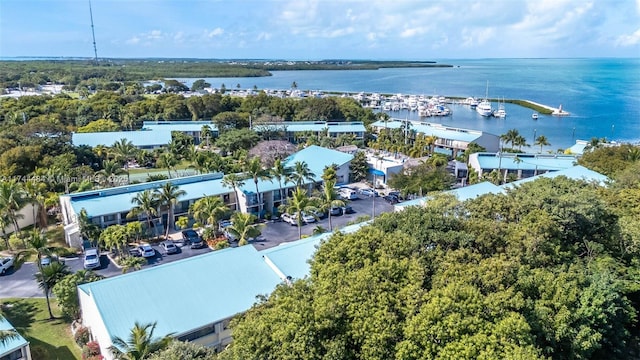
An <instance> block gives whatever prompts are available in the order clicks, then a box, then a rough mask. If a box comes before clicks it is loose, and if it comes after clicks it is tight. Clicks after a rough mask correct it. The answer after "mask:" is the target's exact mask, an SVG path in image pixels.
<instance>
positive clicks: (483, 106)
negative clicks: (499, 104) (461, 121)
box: [476, 81, 493, 116]
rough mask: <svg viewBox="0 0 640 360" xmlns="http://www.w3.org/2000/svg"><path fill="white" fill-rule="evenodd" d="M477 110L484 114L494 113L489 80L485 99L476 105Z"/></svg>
mask: <svg viewBox="0 0 640 360" xmlns="http://www.w3.org/2000/svg"><path fill="white" fill-rule="evenodd" d="M476 111H477V112H478V114H480V115H482V116H491V115H493V110H492V109H491V102H490V101H489V82H488V81H487V91H486V93H485V95H484V99H483V100H482V101H481V102H480V103H479V104H478V106H476Z"/></svg>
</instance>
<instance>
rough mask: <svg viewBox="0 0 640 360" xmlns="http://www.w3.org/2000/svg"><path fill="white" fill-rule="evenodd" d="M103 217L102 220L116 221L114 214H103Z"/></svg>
mask: <svg viewBox="0 0 640 360" xmlns="http://www.w3.org/2000/svg"><path fill="white" fill-rule="evenodd" d="M103 218H104V222H112V221H116V216H115V215H113V214H112V215H105V216H103Z"/></svg>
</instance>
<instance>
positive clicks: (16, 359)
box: [0, 348, 25, 360]
mask: <svg viewBox="0 0 640 360" xmlns="http://www.w3.org/2000/svg"><path fill="white" fill-rule="evenodd" d="M24 358H25V357H24V355H23V354H22V348H20V349H18V350H16V351H14V352H12V353H9V354H7V355H5V356H3V357H0V360H20V359H24Z"/></svg>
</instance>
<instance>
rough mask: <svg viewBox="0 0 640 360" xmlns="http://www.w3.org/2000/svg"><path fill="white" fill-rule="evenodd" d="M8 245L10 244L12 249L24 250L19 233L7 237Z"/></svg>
mask: <svg viewBox="0 0 640 360" xmlns="http://www.w3.org/2000/svg"><path fill="white" fill-rule="evenodd" d="M9 246H11V249H13V250H24V242H23V241H22V237H21V234H16V233H13V234H11V236H10V237H9Z"/></svg>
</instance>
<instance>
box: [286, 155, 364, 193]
mask: <svg viewBox="0 0 640 360" xmlns="http://www.w3.org/2000/svg"><path fill="white" fill-rule="evenodd" d="M351 159H353V155H352V154H347V153H343V152H341V151H337V150H332V149H327V148H324V147H321V146H317V145H311V146H308V147H306V148H304V149H302V150H300V151H298V152H297V153H295V154H292V155H291V156H289V157H288V158H287V159H286V161H285V163H286V165H287V166H289V167H293V164H295V163H296V162H297V161H304V162H306V163H307V165H309V169H310V170H311V171H312V172H313V173H314V174H315V175H316V181H319V180H321V179H322V172H323V171H324V167H325V166H327V165H331V164H337V165H338V166H342V165H344V164H346V163H348V162H349V161H351ZM276 185H277V182H276ZM276 188H277V187H276Z"/></svg>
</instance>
